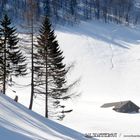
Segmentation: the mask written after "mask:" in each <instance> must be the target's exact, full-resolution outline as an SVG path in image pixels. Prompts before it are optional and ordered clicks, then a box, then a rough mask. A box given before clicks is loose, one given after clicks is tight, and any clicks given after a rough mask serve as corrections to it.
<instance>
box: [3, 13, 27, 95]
mask: <svg viewBox="0 0 140 140" xmlns="http://www.w3.org/2000/svg"><path fill="white" fill-rule="evenodd" d="M18 42H19V39H18V36H17V33H16V29H15V28H14V27H11V20H10V19H9V18H8V16H7V15H5V16H4V18H3V19H2V21H1V22H0V69H1V75H0V77H1V78H0V80H1V82H2V85H3V93H4V94H5V93H6V84H8V82H12V77H13V76H23V75H26V63H25V61H26V57H24V56H23V54H22V52H21V50H20V46H18Z"/></svg>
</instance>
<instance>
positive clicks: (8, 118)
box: [0, 93, 86, 140]
mask: <svg viewBox="0 0 140 140" xmlns="http://www.w3.org/2000/svg"><path fill="white" fill-rule="evenodd" d="M0 140H86V138H85V137H84V135H82V134H81V133H78V132H77V131H74V130H72V129H69V128H67V127H65V126H62V125H60V124H58V123H55V122H53V121H51V120H48V119H46V118H44V117H42V116H40V115H38V114H36V113H34V112H32V111H30V110H28V109H27V108H26V107H24V106H23V105H21V104H18V103H16V102H14V101H13V100H12V99H10V98H9V97H6V96H4V95H2V94H1V93H0Z"/></svg>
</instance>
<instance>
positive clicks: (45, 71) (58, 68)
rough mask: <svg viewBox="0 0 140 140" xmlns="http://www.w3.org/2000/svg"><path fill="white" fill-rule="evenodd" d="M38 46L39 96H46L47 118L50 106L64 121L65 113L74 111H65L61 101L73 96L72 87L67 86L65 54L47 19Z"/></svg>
mask: <svg viewBox="0 0 140 140" xmlns="http://www.w3.org/2000/svg"><path fill="white" fill-rule="evenodd" d="M37 40H38V45H36V47H37V50H38V51H37V53H36V55H35V58H36V61H35V73H36V80H35V83H36V88H35V92H36V93H37V94H45V96H46V99H45V102H46V105H45V107H46V109H45V117H47V118H48V117H49V112H51V111H52V110H49V106H50V104H51V105H52V106H53V107H54V108H55V109H58V110H59V111H58V112H57V113H56V112H54V114H57V118H58V119H63V117H64V116H65V115H64V114H65V113H68V112H71V111H72V110H67V111H64V108H65V106H64V105H61V100H67V99H69V98H70V96H71V95H69V94H67V91H68V90H69V88H70V86H67V84H66V83H67V81H66V74H67V72H68V69H67V68H66V65H65V64H64V63H63V59H64V57H63V52H62V51H61V50H60V47H59V45H58V42H57V40H56V36H55V35H54V30H52V29H51V23H50V21H49V19H48V18H47V17H45V20H44V22H43V24H42V26H41V28H40V34H39V36H38V38H37Z"/></svg>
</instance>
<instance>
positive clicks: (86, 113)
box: [8, 21, 140, 140]
mask: <svg viewBox="0 0 140 140" xmlns="http://www.w3.org/2000/svg"><path fill="white" fill-rule="evenodd" d="M56 33H57V39H58V41H59V44H60V46H61V49H62V50H63V51H64V56H65V62H66V63H71V62H75V68H74V70H73V71H72V73H71V75H69V79H70V80H72V79H76V78H79V77H81V82H80V86H79V87H77V90H78V91H79V92H82V95H81V97H79V98H78V99H76V100H72V102H71V103H69V105H70V106H71V107H72V108H73V109H74V111H73V112H72V113H71V114H69V115H67V116H66V118H65V119H64V121H62V122H61V123H62V124H65V125H67V126H68V127H71V128H74V129H75V130H78V131H80V132H82V133H94V132H98V133H117V134H118V137H117V139H124V135H127V134H128V135H139V134H140V114H139V113H138V114H123V113H117V112H115V111H113V110H112V109H111V108H107V109H104V108H100V106H101V105H102V104H104V103H108V102H117V101H124V100H132V101H133V102H134V103H136V104H137V105H139V106H140V102H139V101H140V28H139V27H126V26H123V25H116V24H105V23H101V22H98V21H93V22H83V23H81V24H80V25H77V26H74V27H57V28H56ZM24 38H25V37H24ZM26 81H27V80H26V79H25V80H23V81H22V82H24V83H26ZM8 93H9V96H11V95H12V94H13V93H10V90H9V92H8ZM14 94H18V95H19V102H20V103H23V104H24V105H26V106H28V105H29V96H30V91H29V88H27V89H26V88H24V89H17V93H14ZM14 96H15V95H14ZM14 96H13V97H14ZM34 110H38V112H39V113H41V114H43V112H44V109H43V105H42V100H41V101H40V99H39V100H37V99H35V102H34ZM100 139H101V138H100ZM102 139H104V140H107V139H109V140H112V138H102ZM125 139H127V138H126V137H125ZM131 139H139V137H134V138H133V137H130V138H129V137H128V140H131Z"/></svg>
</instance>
